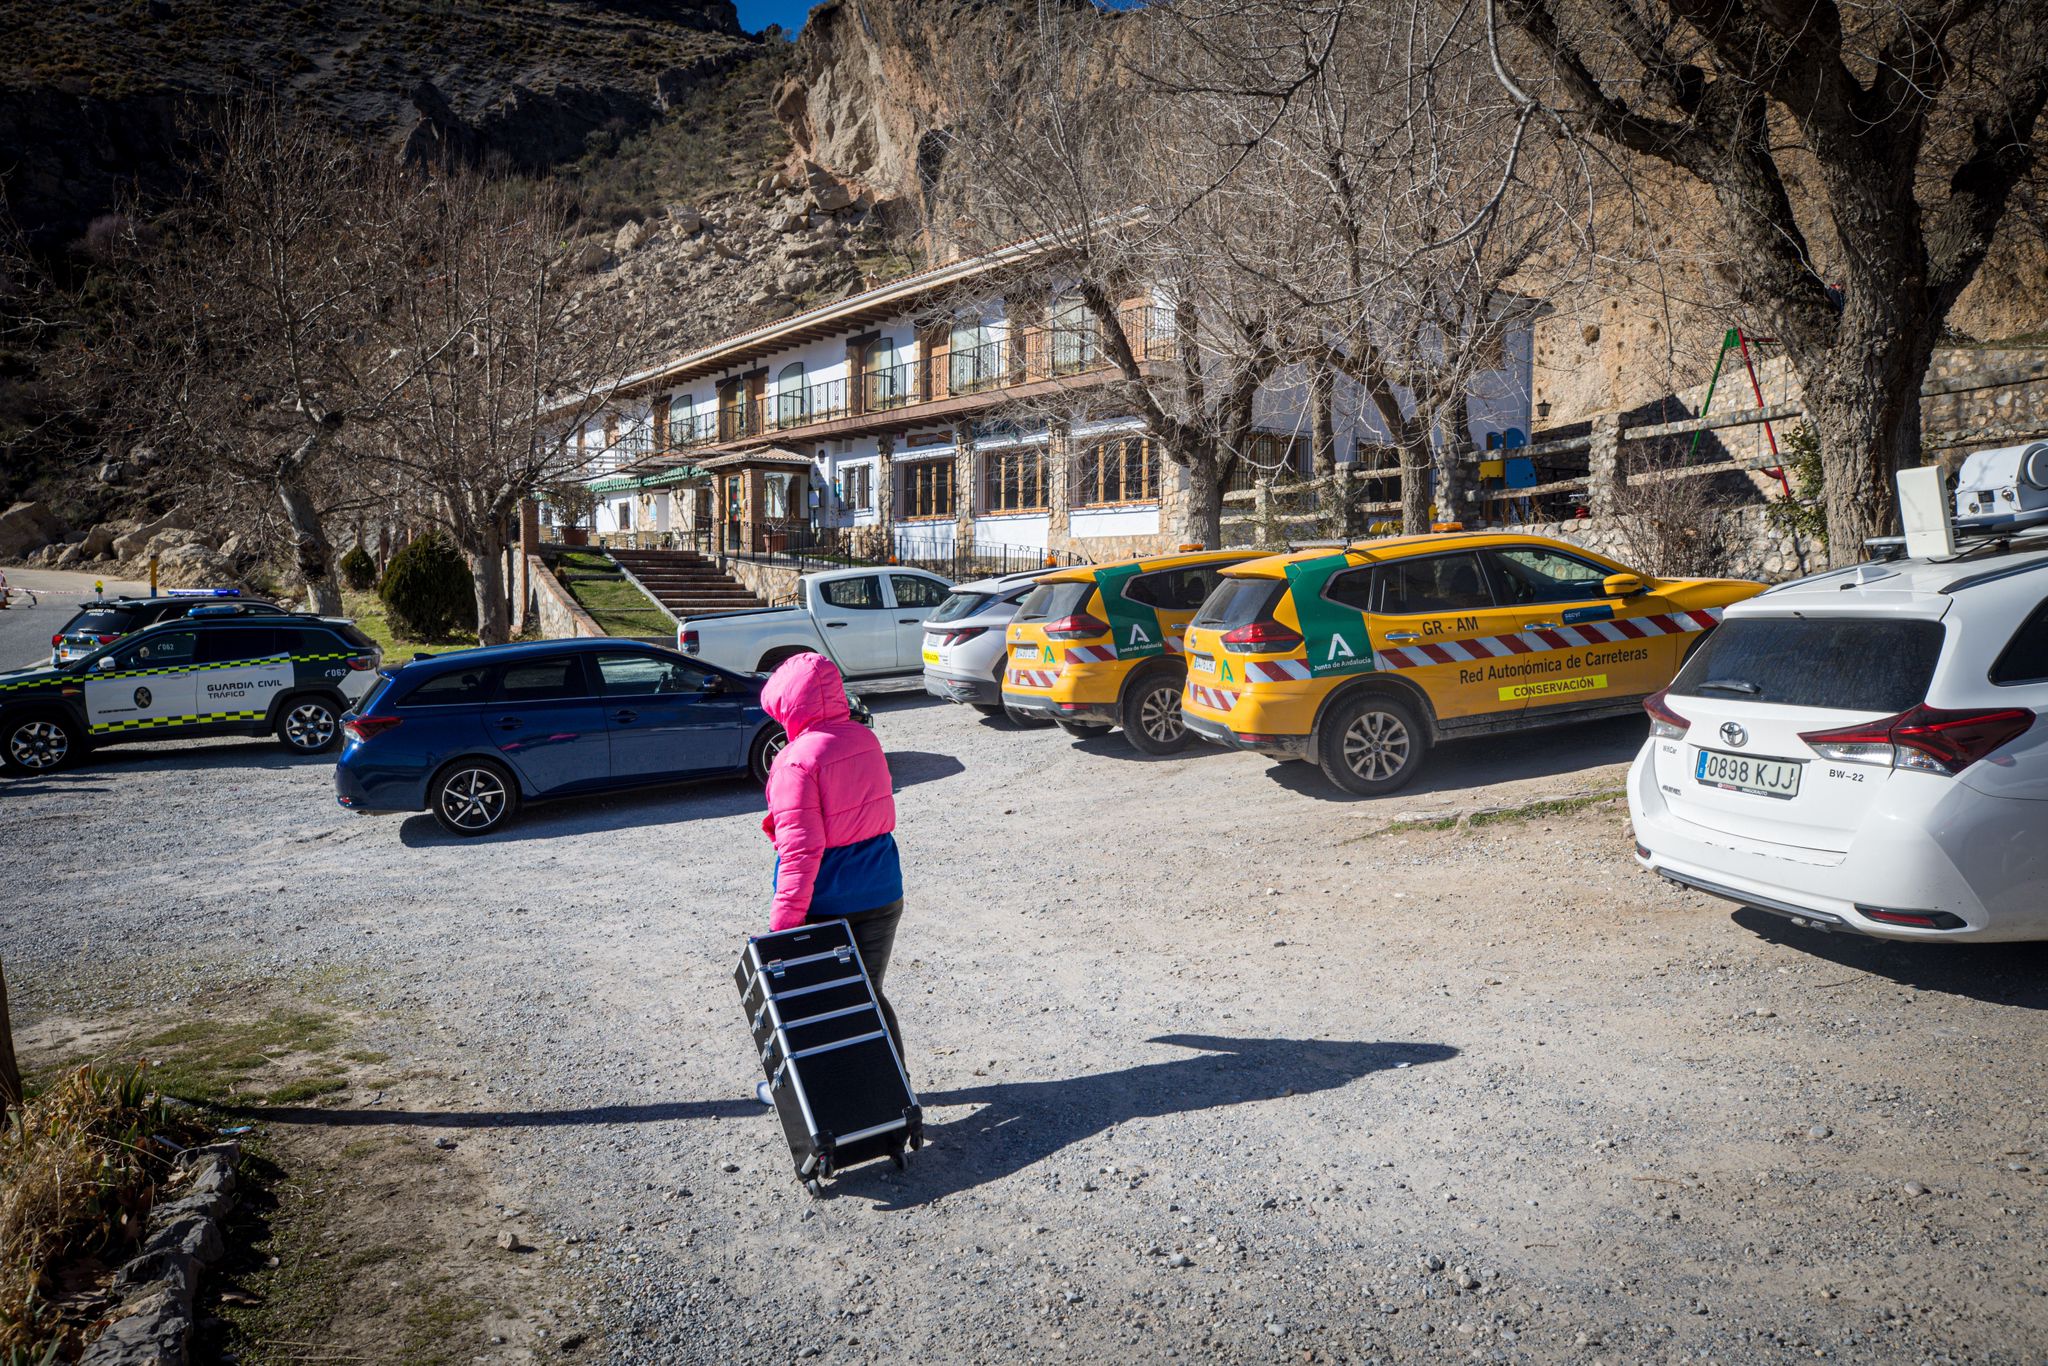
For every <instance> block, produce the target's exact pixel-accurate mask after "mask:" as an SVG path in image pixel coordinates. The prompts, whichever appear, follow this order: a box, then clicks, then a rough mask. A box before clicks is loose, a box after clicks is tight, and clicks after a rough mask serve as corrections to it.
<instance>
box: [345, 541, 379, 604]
mask: <svg viewBox="0 0 2048 1366" xmlns="http://www.w3.org/2000/svg"><path fill="white" fill-rule="evenodd" d="M337 568H339V569H340V570H341V581H342V582H343V583H345V584H347V585H348V586H349V587H350V588H353V589H354V590H355V591H356V592H358V593H361V592H364V591H366V590H367V589H369V588H372V587H374V586H375V585H376V582H377V562H376V561H375V560H373V559H371V558H370V556H369V553H368V552H367V551H365V550H364V549H363V548H362V546H360V545H358V546H356V547H355V548H354V549H352V550H350V551H349V552H348V554H346V555H344V556H342V557H341V564H340V565H338V566H337Z"/></svg>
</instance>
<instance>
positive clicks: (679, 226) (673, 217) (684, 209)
mask: <svg viewBox="0 0 2048 1366" xmlns="http://www.w3.org/2000/svg"><path fill="white" fill-rule="evenodd" d="M668 221H669V223H670V224H671V225H672V226H673V227H674V228H675V230H676V231H677V232H679V233H681V234H682V235H683V236H685V237H687V236H689V235H690V234H691V233H693V232H696V231H697V230H698V229H699V228H701V227H703V226H704V215H703V214H702V213H700V212H699V211H698V210H697V209H696V208H695V207H693V206H691V205H689V204H671V205H669V206H668Z"/></svg>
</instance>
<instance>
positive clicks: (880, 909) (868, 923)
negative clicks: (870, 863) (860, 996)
mask: <svg viewBox="0 0 2048 1366" xmlns="http://www.w3.org/2000/svg"><path fill="white" fill-rule="evenodd" d="M902 918H903V898H901V897H898V898H897V899H896V900H894V901H892V902H890V903H889V904H888V905H886V906H877V907H875V909H873V910H872V911H861V912H859V913H858V914H856V915H850V916H847V917H846V921H847V923H848V924H849V925H851V926H852V927H853V942H854V946H855V947H856V948H858V949H859V950H860V961H861V962H862V963H864V964H866V965H867V970H868V980H869V981H871V982H873V983H874V984H875V1000H876V1001H877V1002H879V1003H880V1004H881V1007H882V1023H883V1025H884V1026H885V1027H887V1029H888V1031H889V1037H890V1038H891V1039H894V1040H895V1041H896V1056H897V1057H899V1058H900V1057H902V1056H903V1031H902V1030H901V1029H899V1028H898V1027H897V1025H896V1011H895V1008H894V1007H892V1006H891V1005H890V1004H889V998H888V997H887V996H884V995H883V994H882V979H883V978H884V977H886V976H887V975H888V972H889V954H890V952H891V950H893V949H894V948H895V947H896V922H897V921H898V920H901V919H902Z"/></svg>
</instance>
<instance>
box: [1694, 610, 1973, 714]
mask: <svg viewBox="0 0 2048 1366" xmlns="http://www.w3.org/2000/svg"><path fill="white" fill-rule="evenodd" d="M1942 639H1943V632H1942V626H1941V623H1940V622H1938V621H1927V620H1924V619H1920V618H1914V617H1738V618H1736V619H1735V620H1733V621H1724V622H1722V623H1721V626H1720V628H1719V629H1718V630H1716V631H1715V632H1714V633H1713V634H1712V635H1711V636H1708V637H1707V639H1706V642H1705V643H1704V644H1702V645H1701V646H1700V648H1699V652H1698V653H1696V654H1695V655H1693V657H1692V658H1691V659H1690V660H1688V661H1686V665H1685V667H1684V668H1683V669H1680V670H1679V671H1678V678H1677V679H1676V680H1675V681H1674V682H1673V683H1672V685H1671V692H1672V694H1673V695H1674V696H1679V697H1709V698H1721V699H1731V698H1732V699H1736V700H1742V701H1750V702H1775V703H1778V704H1779V705H1781V706H1787V707H1826V708H1829V709H1831V710H1834V711H1871V712H1901V711H1904V710H1906V709H1907V708H1908V707H1912V706H1915V705H1917V704H1919V703H1921V702H1924V701H1926V700H1927V684H1928V682H1929V681H1930V680H1931V679H1932V678H1933V677H1934V665H1935V661H1936V660H1938V659H1939V658H1940V657H1941V643H1942Z"/></svg>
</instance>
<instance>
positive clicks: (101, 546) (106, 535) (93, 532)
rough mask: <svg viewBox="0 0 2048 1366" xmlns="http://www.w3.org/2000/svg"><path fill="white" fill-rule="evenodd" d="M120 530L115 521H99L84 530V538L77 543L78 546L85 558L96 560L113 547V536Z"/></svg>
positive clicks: (118, 533)
mask: <svg viewBox="0 0 2048 1366" xmlns="http://www.w3.org/2000/svg"><path fill="white" fill-rule="evenodd" d="M121 530H122V528H121V527H120V526H119V525H117V524H116V523H113V522H101V523H100V524H99V525H98V526H95V527H92V528H90V529H88V530H87V531H86V533H85V539H84V540H82V541H80V542H79V543H78V548H79V550H80V551H81V552H82V553H83V554H84V556H85V558H87V559H89V560H97V559H98V558H99V557H100V556H102V555H104V554H106V553H107V552H108V551H109V550H112V549H113V548H114V538H115V537H116V536H118V535H120V534H121Z"/></svg>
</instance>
